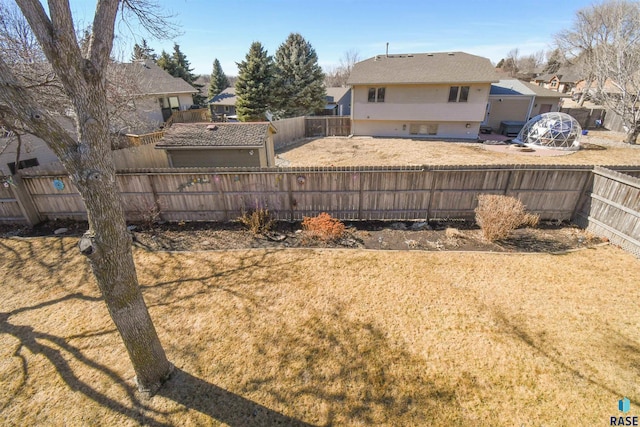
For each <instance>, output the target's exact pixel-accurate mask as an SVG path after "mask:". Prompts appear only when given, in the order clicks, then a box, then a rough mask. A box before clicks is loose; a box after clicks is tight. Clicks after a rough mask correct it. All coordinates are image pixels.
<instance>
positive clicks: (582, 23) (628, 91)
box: [556, 0, 640, 144]
mask: <svg viewBox="0 0 640 427" xmlns="http://www.w3.org/2000/svg"><path fill="white" fill-rule="evenodd" d="M556 42H557V44H558V46H559V48H560V49H561V50H562V51H563V53H564V54H565V56H567V57H569V58H571V59H573V61H574V62H575V63H578V64H579V65H580V66H581V68H582V70H583V71H584V73H585V75H586V76H587V77H586V80H587V82H586V87H585V90H584V92H583V96H584V95H585V94H586V93H588V92H589V91H590V90H591V88H590V87H591V86H592V85H593V86H595V87H594V92H595V97H596V99H598V100H599V101H600V102H601V103H602V104H604V105H605V106H606V107H607V108H609V109H611V110H613V111H614V112H615V113H617V114H618V115H620V117H621V118H622V122H623V124H624V126H625V127H626V129H627V136H626V138H625V142H627V143H630V144H635V143H636V142H637V140H638V135H639V134H640V102H639V100H640V3H638V2H636V1H625V0H612V1H606V2H604V3H600V4H595V5H592V6H589V7H586V8H584V9H580V10H579V11H578V12H577V13H576V16H575V19H574V23H573V26H572V27H571V28H570V29H568V30H565V31H562V32H560V33H559V34H558V35H557V36H556Z"/></svg>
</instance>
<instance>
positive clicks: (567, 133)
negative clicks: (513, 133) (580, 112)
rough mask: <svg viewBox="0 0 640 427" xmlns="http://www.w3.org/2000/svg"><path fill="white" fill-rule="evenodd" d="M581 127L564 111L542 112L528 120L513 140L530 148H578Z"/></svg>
mask: <svg viewBox="0 0 640 427" xmlns="http://www.w3.org/2000/svg"><path fill="white" fill-rule="evenodd" d="M581 135H582V127H580V124H579V123H578V121H577V120H576V119H574V118H573V117H571V116H570V115H568V114H565V113H558V112H556V113H544V114H540V115H538V116H535V117H534V118H532V119H531V120H529V121H528V122H527V123H526V124H525V125H524V127H523V128H522V130H521V131H520V133H519V134H518V137H517V138H516V139H514V140H513V142H515V143H517V144H524V145H526V146H528V147H532V148H553V149H556V150H579V149H580V136H581Z"/></svg>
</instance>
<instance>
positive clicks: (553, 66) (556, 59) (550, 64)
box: [542, 49, 562, 74]
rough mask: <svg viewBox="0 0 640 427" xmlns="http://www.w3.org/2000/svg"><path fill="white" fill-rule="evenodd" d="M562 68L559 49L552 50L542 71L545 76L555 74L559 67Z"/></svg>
mask: <svg viewBox="0 0 640 427" xmlns="http://www.w3.org/2000/svg"><path fill="white" fill-rule="evenodd" d="M561 66H562V53H561V52H560V49H554V51H553V52H551V55H549V59H548V60H547V65H546V66H545V67H544V70H542V72H543V73H545V74H554V73H556V72H557V71H558V70H559V69H560V67H561Z"/></svg>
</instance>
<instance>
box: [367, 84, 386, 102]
mask: <svg viewBox="0 0 640 427" xmlns="http://www.w3.org/2000/svg"><path fill="white" fill-rule="evenodd" d="M384 93H385V88H383V87H378V88H376V87H370V88H369V93H368V95H367V100H368V101H369V102H384Z"/></svg>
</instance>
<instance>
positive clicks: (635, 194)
mask: <svg viewBox="0 0 640 427" xmlns="http://www.w3.org/2000/svg"><path fill="white" fill-rule="evenodd" d="M618 169H620V171H614V170H611V169H607V168H603V167H599V166H596V167H595V168H594V170H593V189H592V191H591V197H590V198H589V199H588V200H587V202H586V203H585V205H584V206H583V207H582V208H581V209H580V212H579V214H578V218H577V222H578V223H579V224H580V225H581V226H583V227H586V228H587V229H588V230H590V231H592V232H594V233H595V234H597V235H598V236H600V237H606V238H608V239H609V240H610V241H611V242H613V243H615V244H617V245H619V246H620V247H622V248H623V249H625V250H627V251H628V252H631V253H633V254H635V255H636V256H638V257H640V178H638V175H640V174H639V173H638V171H639V170H640V167H637V168H636V169H635V170H630V171H629V173H624V172H627V171H626V170H625V168H618ZM633 175H635V176H633Z"/></svg>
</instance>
